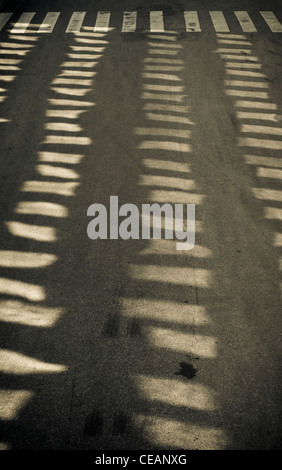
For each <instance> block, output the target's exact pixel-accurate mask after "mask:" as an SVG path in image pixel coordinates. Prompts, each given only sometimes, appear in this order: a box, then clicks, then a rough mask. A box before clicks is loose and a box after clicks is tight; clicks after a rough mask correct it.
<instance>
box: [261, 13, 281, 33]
mask: <svg viewBox="0 0 282 470" xmlns="http://www.w3.org/2000/svg"><path fill="white" fill-rule="evenodd" d="M260 14H261V16H262V17H263V19H264V21H265V22H266V23H267V25H268V26H269V28H270V29H271V31H272V32H273V33H282V25H281V23H280V22H279V21H278V20H277V18H276V16H275V15H274V13H272V11H260Z"/></svg>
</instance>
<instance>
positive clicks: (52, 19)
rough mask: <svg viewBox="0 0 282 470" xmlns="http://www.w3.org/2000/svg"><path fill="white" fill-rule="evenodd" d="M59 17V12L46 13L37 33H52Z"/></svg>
mask: <svg viewBox="0 0 282 470" xmlns="http://www.w3.org/2000/svg"><path fill="white" fill-rule="evenodd" d="M59 16H60V12H52V13H51V12H50V13H47V15H46V16H45V19H44V21H43V23H42V24H41V26H40V28H39V30H38V32H39V33H52V31H53V29H54V27H55V24H56V23H57V20H58V18H59Z"/></svg>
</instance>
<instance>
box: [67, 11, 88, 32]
mask: <svg viewBox="0 0 282 470" xmlns="http://www.w3.org/2000/svg"><path fill="white" fill-rule="evenodd" d="M85 15H86V11H75V12H74V13H73V14H72V17H71V19H70V21H69V24H68V26H67V29H66V33H79V31H80V30H81V27H82V23H83V20H84V18H85Z"/></svg>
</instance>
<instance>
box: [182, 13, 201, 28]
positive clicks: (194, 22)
mask: <svg viewBox="0 0 282 470" xmlns="http://www.w3.org/2000/svg"><path fill="white" fill-rule="evenodd" d="M184 20H185V25H186V31H187V33H196V32H199V31H202V30H201V27H200V23H199V17H198V13H197V12H196V11H184Z"/></svg>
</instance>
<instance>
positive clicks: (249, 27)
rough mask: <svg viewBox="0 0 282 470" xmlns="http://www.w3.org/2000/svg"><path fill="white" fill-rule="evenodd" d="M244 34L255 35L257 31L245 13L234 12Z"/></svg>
mask: <svg viewBox="0 0 282 470" xmlns="http://www.w3.org/2000/svg"><path fill="white" fill-rule="evenodd" d="M234 13H235V15H236V17H237V20H238V21H239V23H240V26H241V28H242V30H243V31H244V33H255V32H257V29H256V27H255V25H254V23H253V22H252V20H251V18H250V16H249V14H248V13H247V12H246V11H234Z"/></svg>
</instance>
